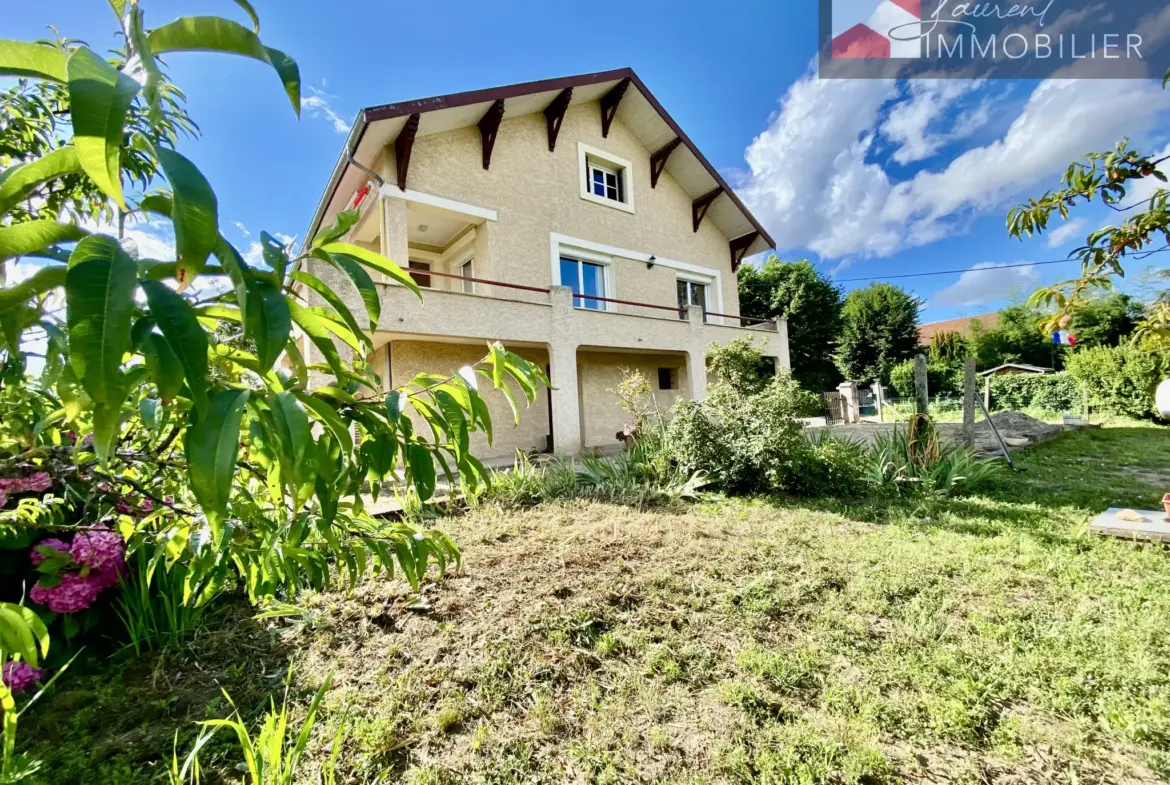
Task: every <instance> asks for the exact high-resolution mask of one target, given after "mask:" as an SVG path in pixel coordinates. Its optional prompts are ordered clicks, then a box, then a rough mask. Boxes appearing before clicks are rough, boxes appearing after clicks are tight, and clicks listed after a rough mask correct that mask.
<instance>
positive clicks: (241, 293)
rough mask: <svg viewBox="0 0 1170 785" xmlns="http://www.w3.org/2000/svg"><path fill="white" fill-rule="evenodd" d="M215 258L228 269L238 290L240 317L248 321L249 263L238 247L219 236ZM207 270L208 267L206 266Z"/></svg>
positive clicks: (233, 285) (229, 275)
mask: <svg viewBox="0 0 1170 785" xmlns="http://www.w3.org/2000/svg"><path fill="white" fill-rule="evenodd" d="M213 253H214V254H215V258H216V259H219V263H220V266H222V267H223V269H224V270H226V271H227V274H228V277H229V278H231V279H232V287H233V288H234V289H235V290H236V302H237V304H238V305H239V306H240V318H241V319H243V321H244V324H247V323H248V279H249V278H250V277H251V275H252V271H251V269H250V268H249V267H248V263H247V262H246V261H244V257H242V256H240V252H239V251H237V250H236V247H235V246H234V245H232V244H231V243H229V242H228V241H227V240H225V239H224V238H223V235H222V234H221V235H220V236H219V244H218V245H216V246H215V251H213ZM204 269H205V270H206V269H207V268H204Z"/></svg>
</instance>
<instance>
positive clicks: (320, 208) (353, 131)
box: [301, 109, 383, 250]
mask: <svg viewBox="0 0 1170 785" xmlns="http://www.w3.org/2000/svg"><path fill="white" fill-rule="evenodd" d="M367 125H368V123H367V121H366V110H364V109H363V110H362V111H360V112H358V116H357V118H356V119H355V120H354V121H353V126H351V127H350V129H349V136H347V137H346V139H345V148H344V149H343V150H342V153H341V155H340V156H338V158H337V163H336V164H334V165H333V172H332V174H330V175H329V182H327V183H326V184H325V192H324V193H323V194H321V198H320V199H319V200H318V201H317V209H316V210H315V211H314V212H313V220H312V221H311V222H310V223H309V230H308V231H307V232H305V239H304V242H303V243H302V245H301V249H302V250H306V249H308V247H309V245H310V244H311V243H312V242H313V237H314V236H316V234H317V228H318V227H319V226H320V225H321V220H322V219H323V218H324V217H325V211H326V209H328V207H329V202H331V201H332V200H333V194H334V192H335V191H336V190H337V186H338V185H339V184H340V183H341V178H342V177H343V176H344V175H345V167H346V165H347V164H352V165H353V166H355V167H357V168H358V169H360V170H361V171H363V172H365V173H366V174H368V175H370V176H371V177H373V178H374V179H375V180H377V181H378V187H379V188H381V187H382V185H383V180H382V178H381V177H379V176H378V174H377V173H376V172H374V171H372V170H370V169H368V168H366V167H365V166H362V165H361V164H360V163H358V162H357V159H355V158H354V154H355V153H356V152H357V148H358V145H359V144H361V141H362V136H363V135H364V134H365V132H366V126H367Z"/></svg>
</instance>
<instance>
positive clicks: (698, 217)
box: [691, 185, 723, 232]
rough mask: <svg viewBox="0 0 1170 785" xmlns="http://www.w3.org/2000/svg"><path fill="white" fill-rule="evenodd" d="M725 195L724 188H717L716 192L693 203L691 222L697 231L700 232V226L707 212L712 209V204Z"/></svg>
mask: <svg viewBox="0 0 1170 785" xmlns="http://www.w3.org/2000/svg"><path fill="white" fill-rule="evenodd" d="M721 193H723V186H721V185H717V186H715V190H714V191H709V192H707V193H705V194H703V195H702V196H700V197H699V198H698V199H696V200H695V201H694V202H692V203H691V221H692V222H693V223H694V226H695V231H696V232H697V231H699V224H701V223H703V219H704V218H705V217H706V216H707V211H708V210H710V209H711V203H712V202H714V201H715V200H716V199H718V198H719V195H720V194H721Z"/></svg>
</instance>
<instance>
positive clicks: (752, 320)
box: [406, 269, 775, 329]
mask: <svg viewBox="0 0 1170 785" xmlns="http://www.w3.org/2000/svg"><path fill="white" fill-rule="evenodd" d="M406 272H407V273H408V274H409V275H410V277H411V278H414V279H415V282H416V283H417V282H418V279H419V278H423V277H430V276H434V277H435V278H448V279H450V280H453V281H468V282H470V283H481V284H484V285H485V286H502V287H504V288H505V289H517V290H519V291H522V292H536V293H538V294H548V293H549V290H548V289H547V288H544V287H540V286H527V285H525V284H519V283H508V282H507V281H494V280H492V279H490V278H475V277H473V276H469V275H455V274H454V273H440V272H437V271H434V270H415V269H409V270H407V271H406ZM457 293H461V294H467V292H457ZM573 299H574V300H594V301H597V302H603V303H614V304H615V305H628V306H631V307H633V308H651V309H653V310H657V311H670V312H672V313H674V314H677V315H678V316H679V318H680V319H684V318H685V316H684V314H685V313H686V311H685V310H684V309H683V308H680V307H679V306H677V305H658V304H656V303H642V302H638V301H636V300H619V299H617V298H614V297H599V296H597V295H592V294H577V293H575V292H574V293H573ZM601 313H604V312H603V311H602V312H601ZM711 316H715V317H718V318H720V319H738V320H739V321H740V323H741V324H744V323H746V324H755V325H772V326H773V329H775V321H774V320H772V319H760V318H757V317H754V316H738V315H736V314H729V313H716V312H715V311H703V317H704V318H707V317H711Z"/></svg>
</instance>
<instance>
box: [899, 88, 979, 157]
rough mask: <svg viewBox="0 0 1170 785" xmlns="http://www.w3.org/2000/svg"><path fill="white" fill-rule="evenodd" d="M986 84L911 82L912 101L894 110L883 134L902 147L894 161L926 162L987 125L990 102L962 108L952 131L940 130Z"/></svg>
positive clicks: (909, 92)
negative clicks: (950, 114) (950, 113)
mask: <svg viewBox="0 0 1170 785" xmlns="http://www.w3.org/2000/svg"><path fill="white" fill-rule="evenodd" d="M982 84H983V83H982V82H980V81H976V80H967V79H916V80H913V81H911V82H909V83H908V96H909V97H908V99H907V100H902V101H900V102H898V103H896V104H894V106H893V107H892V108H891V109H890V111H889V114H888V115H887V116H886V119H885V122H883V123H882V127H881V131H882V134H883V135H884V136H885V137H886V138H887V139H889V140H890V141H891V142H894V143H895V144H897V145H898V149H897V150H895V151H894V154H893V156H892V157H893V160H894V161H895V162H897V163H900V164H908V163H914V162H915V161H923V160H926V159H927V158H930V157H931V156H932V155H934V154H935V153H937V152H938V151H939V149H941V148H942V147H943V146H944V145H946V144H950V143H951V142H956V141H959V140H961V139H965V138H967V137H969V136H970V135H971V134H973V133H975V131H977V130H979V128H981V127H982V126H983V125H985V124H986V123H987V120H988V118H989V117H990V103H989V102H988V101H986V100H985V101H981V102H980V103H979V104H978V105H976V106H974V107H972V108H960V109H959V114H958V116H957V117H956V118H955V120H954V122H953V123H951V127H950V128H940V127H939V126H940V125H941V124H943V123H944V121H945V119H946V115H947V113H948V111H949V110H951V109H953V108H955V106H956V103H957V102H958V101H959V100H960V99H962V98H963V97H964V96H966V95H967V94H968V93H971V92H973V91H975V90H978V89H979V88H980V86H981V85H982Z"/></svg>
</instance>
